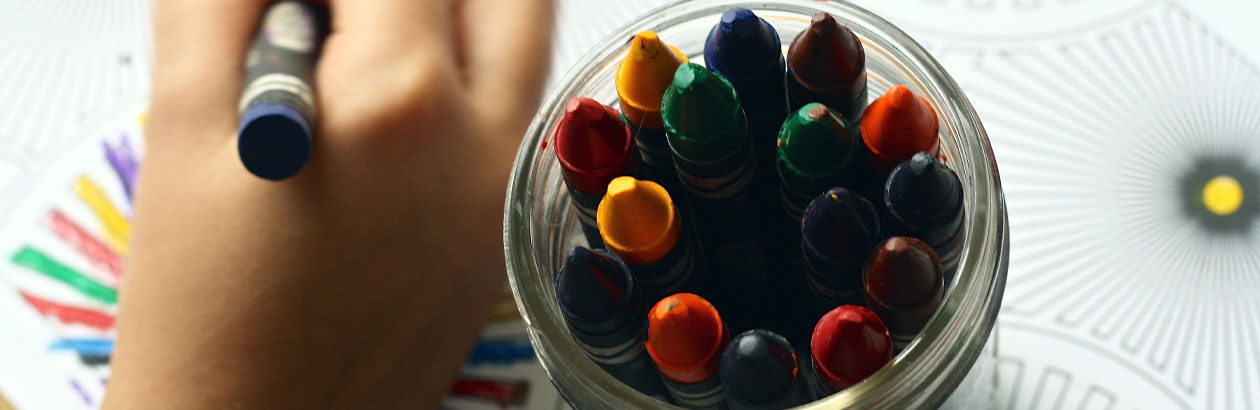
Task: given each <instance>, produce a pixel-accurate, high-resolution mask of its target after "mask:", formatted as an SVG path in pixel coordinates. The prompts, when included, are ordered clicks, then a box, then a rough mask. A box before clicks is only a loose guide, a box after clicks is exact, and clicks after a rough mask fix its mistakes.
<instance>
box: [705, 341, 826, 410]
mask: <svg viewBox="0 0 1260 410" xmlns="http://www.w3.org/2000/svg"><path fill="white" fill-rule="evenodd" d="M798 363H799V362H798V359H797V357H796V350H795V349H793V348H792V344H791V343H788V341H787V339H784V338H783V336H779V335H778V334H775V333H774V332H771V331H769V330H763V329H753V330H749V331H747V332H744V333H740V334H739V335H738V336H735V338H734V339H731V341H730V344H728V345H726V351H725V352H724V353H722V364H721V367H720V368H719V370H718V374H719V375H720V376H721V377H722V388H723V389H724V390H725V391H726V403H727V404H729V405H730V406H731V409H733V410H773V409H782V408H787V407H793V406H797V405H800V404H803V403H806V402H808V401H810V400H811V399H812V398H811V397H809V396H808V394H809V393H808V391H807V390H806V389H807V385H808V382H806V381H805V380H804V379H803V378H802V373H801V371H800V366H799V365H798Z"/></svg>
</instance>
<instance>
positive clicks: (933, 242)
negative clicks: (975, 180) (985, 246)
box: [883, 152, 964, 284]
mask: <svg viewBox="0 0 1260 410" xmlns="http://www.w3.org/2000/svg"><path fill="white" fill-rule="evenodd" d="M883 194H884V198H883V201H884V206H885V207H887V210H888V213H887V218H886V220H885V222H886V226H887V227H888V231H889V232H890V233H891V234H893V235H900V236H910V237H915V238H919V239H920V240H922V241H923V242H926V243H927V244H928V245H930V246H932V250H934V251H936V254H937V255H938V256H939V257H940V259H941V268H942V269H944V272H945V283H947V284H948V283H949V282H951V281H952V280H953V278H954V271H955V270H956V269H957V268H958V258H959V256H960V255H961V254H962V240H963V216H964V212H963V187H962V181H961V180H959V179H958V175H957V174H955V173H954V171H953V170H951V169H949V167H947V166H945V165H943V164H941V163H940V162H939V161H937V160H936V157H933V156H932V154H929V153H927V152H920V153H917V154H914V156H913V157H910V159H909V160H906V162H903V163H901V164H899V165H897V167H896V168H893V171H892V173H891V174H889V175H888V181H887V183H886V184H884V192H883Z"/></svg>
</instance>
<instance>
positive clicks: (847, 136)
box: [777, 103, 861, 224]
mask: <svg viewBox="0 0 1260 410" xmlns="http://www.w3.org/2000/svg"><path fill="white" fill-rule="evenodd" d="M857 139H858V137H857V136H856V135H854V133H853V130H852V128H851V126H850V125H849V122H848V121H846V120H845V119H844V118H843V117H840V116H837V115H836V114H835V112H833V111H831V109H830V108H828V107H827V106H826V105H823V104H819V103H810V104H806V105H805V106H804V107H801V109H799V110H797V111H796V112H795V113H794V114H793V115H791V116H789V117H788V119H787V121H786V122H784V123H783V129H782V130H780V131H779V140H778V154H779V155H778V164H777V165H778V166H777V168H778V172H779V188H780V193H781V196H782V199H783V209H784V212H785V213H786V214H787V215H788V218H789V219H790V220H792V221H793V224H796V223H799V222H800V221H801V217H802V216H803V214H804V212H805V206H806V205H809V201H811V200H813V199H814V197H815V196H818V194H821V193H823V192H825V191H826V190H828V189H831V188H832V187H836V186H846V185H848V183H849V182H851V181H853V179H854V178H856V177H857V174H858V173H859V172H860V171H861V165H860V164H859V161H860V159H859V156H858V153H859V146H858V142H857Z"/></svg>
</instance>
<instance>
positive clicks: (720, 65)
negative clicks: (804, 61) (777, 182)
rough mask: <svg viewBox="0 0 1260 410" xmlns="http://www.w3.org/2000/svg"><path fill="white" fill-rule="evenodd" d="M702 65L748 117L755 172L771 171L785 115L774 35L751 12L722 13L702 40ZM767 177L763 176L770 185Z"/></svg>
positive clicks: (783, 70) (780, 62)
mask: <svg viewBox="0 0 1260 410" xmlns="http://www.w3.org/2000/svg"><path fill="white" fill-rule="evenodd" d="M704 64H705V65H706V66H708V67H709V69H710V70H713V72H715V73H718V74H720V75H721V76H722V77H724V78H726V79H727V80H728V81H730V82H731V85H732V86H734V87H735V94H737V95H739V100H740V102H741V103H742V104H743V105H744V111H745V113H746V114H747V115H748V135H749V138H752V140H753V145H754V149H755V151H756V152H757V161H758V169H761V170H772V169H774V160H775V139H776V137H777V136H778V131H779V127H780V126H781V125H783V120H784V119H785V118H787V113H788V111H787V91H785V88H784V84H785V83H784V75H785V73H786V68H785V64H784V59H783V47H782V43H781V42H780V41H779V33H778V32H777V31H775V30H774V27H773V26H771V25H770V23H768V22H766V21H765V20H764V19H762V18H760V17H757V15H756V14H753V12H752V11H751V10H748V9H744V8H734V9H730V10H727V11H726V12H724V13H722V20H721V21H719V22H718V24H717V25H715V26H713V29H712V30H710V31H709V37H708V39H707V40H705V43H704ZM773 174H774V173H773V172H765V173H764V176H766V177H771V181H773V176H774V175H773Z"/></svg>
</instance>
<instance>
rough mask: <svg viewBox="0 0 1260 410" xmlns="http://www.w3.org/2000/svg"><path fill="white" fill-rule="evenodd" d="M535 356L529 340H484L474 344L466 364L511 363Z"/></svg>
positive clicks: (465, 361)
mask: <svg viewBox="0 0 1260 410" xmlns="http://www.w3.org/2000/svg"><path fill="white" fill-rule="evenodd" d="M533 358H534V347H533V346H530V344H529V342H528V341H515V340H482V341H480V342H477V345H476V346H473V350H472V353H469V354H468V359H465V360H464V364H465V365H474V366H475V365H481V364H492V365H509V364H512V363H516V362H520V361H524V360H529V359H533Z"/></svg>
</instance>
